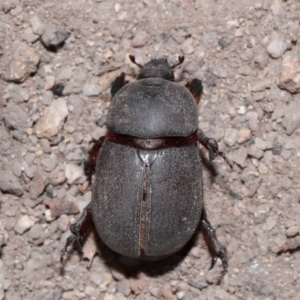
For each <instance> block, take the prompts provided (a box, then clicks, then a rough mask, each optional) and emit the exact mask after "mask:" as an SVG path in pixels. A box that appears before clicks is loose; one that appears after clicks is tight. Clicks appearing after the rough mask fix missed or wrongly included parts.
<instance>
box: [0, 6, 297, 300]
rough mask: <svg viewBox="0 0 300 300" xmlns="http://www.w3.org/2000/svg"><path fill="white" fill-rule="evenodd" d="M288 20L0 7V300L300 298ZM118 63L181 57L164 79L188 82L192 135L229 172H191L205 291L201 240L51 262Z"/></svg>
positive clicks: (223, 10) (238, 11)
mask: <svg viewBox="0 0 300 300" xmlns="http://www.w3.org/2000/svg"><path fill="white" fill-rule="evenodd" d="M299 19H300V5H299V1H298V0H288V1H281V0H261V1H246V0H242V1H241V0H230V1H224V0H219V1H217V0H216V1H208V0H196V1H191V0H185V1H180V0H172V1H163V0H157V1H150V0H144V1H138V0H136V1H123V0H120V1H118V2H116V1H100V0H99V1H92V0H88V1H84V0H78V1H54V0H53V1H38V0H31V1H16V0H1V1H0V76H1V80H0V139H1V144H0V151H1V156H0V190H1V191H0V197H1V213H0V214H1V217H0V247H1V260H0V269H1V272H0V299H6V300H14V299H16V300H19V299H22V300H25V299H26V300H27V299H28V300H29V299H30V300H40V299H47V300H53V299H72V300H73V299H105V300H111V299H139V300H142V299H145V300H150V299H201V300H204V299H248V300H250V299H299V294H300V251H297V248H298V247H299V246H300V242H299V239H300V238H299V226H300V224H299V215H300V186H299V178H300V171H299V170H300V158H299V157H300V152H299V149H300V131H299V129H300V94H299V93H300V48H299V38H300V28H299ZM129 54H133V55H135V56H136V61H137V62H139V63H141V64H144V63H146V62H148V61H149V60H150V59H151V58H158V57H166V58H168V60H169V62H170V63H172V64H173V63H176V61H177V57H178V55H184V56H185V62H184V64H183V65H182V66H180V67H178V68H177V69H176V72H175V73H176V80H178V81H180V82H182V83H183V84H185V83H186V82H187V81H189V80H191V79H193V78H195V77H197V78H200V79H201V80H203V86H204V94H203V96H202V98H201V101H200V104H199V128H201V129H202V130H203V131H204V132H205V133H206V134H207V135H208V136H211V137H214V138H215V139H216V140H217V141H218V143H219V146H220V149H221V150H222V151H224V152H225V153H227V155H228V157H229V158H230V159H231V160H232V161H233V163H234V169H233V170H230V168H229V167H228V166H227V165H226V164H225V162H224V161H223V160H222V159H221V158H217V159H216V161H215V162H214V163H213V165H209V164H208V166H206V167H204V183H205V197H204V198H205V205H206V208H207V212H208V217H209V220H210V222H211V223H212V224H213V226H214V228H215V229H216V232H217V236H218V238H219V240H220V241H221V242H222V243H223V244H224V245H225V246H226V247H227V251H228V260H229V269H228V273H227V275H226V276H225V278H224V280H223V282H222V283H221V285H219V286H218V285H216V284H215V282H216V281H217V278H218V276H219V275H220V273H221V271H222V267H221V263H220V261H218V263H217V266H216V267H215V268H214V269H213V270H212V271H208V269H209V266H210V256H209V253H208V250H207V247H206V245H205V243H204V241H203V238H202V237H201V235H199V236H197V237H196V238H195V241H194V244H191V245H188V246H187V247H186V248H185V249H184V250H183V251H181V252H180V253H178V254H177V255H174V256H172V257H171V258H168V259H166V260H163V261H160V262H156V263H154V262H149V263H144V264H141V263H138V262H135V261H130V260H125V259H123V258H120V257H119V256H117V255H115V254H114V253H112V252H110V251H109V250H108V249H106V248H105V247H100V248H101V251H100V255H96V256H95V257H94V259H93V260H91V258H92V257H93V255H94V252H95V248H94V244H93V242H92V241H93V240H92V239H90V240H89V241H88V242H87V243H86V245H87V246H86V247H85V249H84V251H85V257H86V259H83V256H82V254H81V253H80V251H78V249H77V248H76V246H74V247H70V249H69V251H68V252H67V253H66V256H65V261H64V264H63V265H62V264H61V263H60V261H59V258H60V251H61V248H62V247H63V244H64V242H65V240H66V238H67V237H68V236H69V234H70V232H69V229H68V228H69V224H70V223H73V222H74V221H75V220H76V219H78V217H79V214H78V212H80V211H82V209H83V208H84V207H85V206H86V205H87V204H88V203H89V201H90V198H91V191H90V187H89V185H88V181H87V178H86V176H85V175H84V172H83V164H84V160H85V159H86V158H87V152H88V150H89V149H90V147H91V145H92V141H93V140H97V139H98V138H99V137H100V136H102V135H103V134H105V132H106V128H105V117H106V114H107V108H108V106H109V101H110V85H111V83H112V81H113V79H114V78H115V77H116V76H118V75H119V74H120V73H121V72H125V73H126V78H127V79H129V80H133V79H134V77H135V76H136V74H137V72H138V68H137V67H136V66H135V65H133V64H132V63H130V61H129V59H128V55H129ZM202 150H203V149H202ZM203 153H204V154H205V155H207V153H206V151H203ZM280 250H282V252H283V253H282V254H281V255H278V254H277V252H278V251H280ZM286 250H290V251H286ZM88 258H90V260H89V259H88ZM89 265H90V267H89Z"/></svg>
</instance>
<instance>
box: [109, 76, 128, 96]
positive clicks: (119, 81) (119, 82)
mask: <svg viewBox="0 0 300 300" xmlns="http://www.w3.org/2000/svg"><path fill="white" fill-rule="evenodd" d="M126 83H128V81H126V80H125V73H124V72H122V73H121V75H120V76H118V77H117V78H116V79H115V80H114V81H113V83H112V85H111V88H110V94H111V96H112V97H113V96H114V95H115V94H116V93H117V92H118V91H119V90H120V89H121V88H122V87H123V86H124V85H125V84H126Z"/></svg>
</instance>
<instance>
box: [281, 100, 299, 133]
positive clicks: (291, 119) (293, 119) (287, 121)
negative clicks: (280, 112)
mask: <svg viewBox="0 0 300 300" xmlns="http://www.w3.org/2000/svg"><path fill="white" fill-rule="evenodd" d="M282 125H283V126H284V128H285V131H286V133H287V134H288V135H291V134H292V133H293V132H295V131H296V130H297V129H298V128H299V126H300V95H299V96H298V95H297V97H296V98H295V99H294V100H293V101H292V102H291V103H290V104H289V105H288V106H287V108H286V110H285V116H284V118H283V121H282Z"/></svg>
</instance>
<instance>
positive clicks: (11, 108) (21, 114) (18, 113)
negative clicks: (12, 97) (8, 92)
mask: <svg viewBox="0 0 300 300" xmlns="http://www.w3.org/2000/svg"><path fill="white" fill-rule="evenodd" d="M29 120H30V117H29V116H28V113H27V112H26V110H24V108H22V107H21V106H19V105H16V104H15V103H12V102H10V103H8V105H7V107H6V109H5V114H4V121H5V125H6V127H7V128H9V129H10V130H21V131H24V130H25V128H26V127H28V126H30V121H29Z"/></svg>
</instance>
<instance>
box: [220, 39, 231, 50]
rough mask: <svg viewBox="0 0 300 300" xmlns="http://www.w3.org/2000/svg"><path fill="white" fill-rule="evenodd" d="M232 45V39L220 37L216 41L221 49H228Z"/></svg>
mask: <svg viewBox="0 0 300 300" xmlns="http://www.w3.org/2000/svg"><path fill="white" fill-rule="evenodd" d="M231 43H232V39H230V38H228V37H227V36H222V37H221V38H220V39H219V40H218V44H219V46H220V47H221V48H222V49H225V48H226V47H228V46H229V45H230V44H231Z"/></svg>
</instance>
